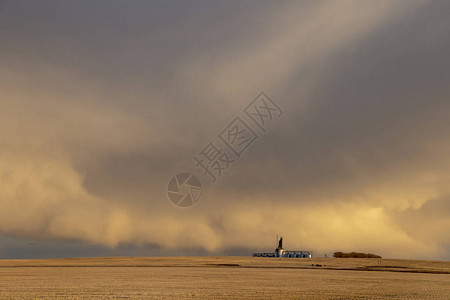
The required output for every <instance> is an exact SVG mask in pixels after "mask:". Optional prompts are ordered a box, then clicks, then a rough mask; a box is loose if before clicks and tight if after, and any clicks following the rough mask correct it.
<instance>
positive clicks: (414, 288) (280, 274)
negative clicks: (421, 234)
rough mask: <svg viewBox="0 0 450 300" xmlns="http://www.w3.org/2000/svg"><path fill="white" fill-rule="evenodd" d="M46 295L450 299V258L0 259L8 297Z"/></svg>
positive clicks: (1, 286)
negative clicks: (432, 259)
mask: <svg viewBox="0 0 450 300" xmlns="http://www.w3.org/2000/svg"><path fill="white" fill-rule="evenodd" d="M313 265H314V266H313ZM44 297H52V298H133V297H142V298H157V299H158V298H159V299H166V298H173V299H180V298H200V297H205V298H214V299H236V298H254V299H260V298H263V299H271V298H273V299H281V298H291V299H293V298H295V299H299V298H305V299H311V298H333V299H348V298H353V299H367V298H370V299H374V298H401V299H405V298H408V299H425V298H428V299H448V298H450V262H440V261H419V260H392V259H364V258H362V259H349V258H344V259H335V258H313V259H295V258H283V259H280V258H253V257H164V258H161V257H155V258H142V257H139V258H132V257H112V258H69V259H48V260H0V298H1V299H4V298H44Z"/></svg>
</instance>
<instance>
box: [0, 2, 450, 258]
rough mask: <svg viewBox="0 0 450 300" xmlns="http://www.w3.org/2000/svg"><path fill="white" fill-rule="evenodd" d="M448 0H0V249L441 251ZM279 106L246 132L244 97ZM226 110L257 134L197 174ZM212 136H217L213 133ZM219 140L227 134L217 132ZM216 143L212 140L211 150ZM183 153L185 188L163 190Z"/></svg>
mask: <svg viewBox="0 0 450 300" xmlns="http://www.w3.org/2000/svg"><path fill="white" fill-rule="evenodd" d="M449 15H450V2H449V1H444V0H443V1H439V0H435V1H418V0H404V1H402V0H396V1H369V0H368V1H356V0H355V1H256V0H255V1H210V0H204V1H194V0H193V1H106V0H105V1H20V0H19V1H17V0H11V1H5V0H0V45H1V46H0V124H1V126H0V136H1V139H0V208H1V209H0V257H65V256H92V255H95V256H104V255H143V256H153V255H195V254H197V255H208V254H211V255H224V254H226V255H229V254H239V255H250V254H251V252H252V251H273V249H274V248H275V247H276V243H275V242H276V241H275V238H276V235H277V234H278V235H282V236H283V237H284V246H285V248H286V249H288V250H302V249H306V250H314V251H315V252H316V253H318V254H320V255H323V254H324V253H328V254H330V253H332V252H334V251H361V252H372V253H376V254H379V255H382V256H383V257H396V258H429V259H447V260H448V259H450V235H449V234H448V228H450V184H449V180H450V160H449V156H450V135H449V134H450V84H449V83H450V55H449V53H450V39H449V37H450V18H449V17H448V16H449ZM261 91H264V92H266V93H267V95H269V96H270V97H271V99H272V100H273V101H274V102H276V103H277V104H278V105H279V107H280V108H282V110H283V114H282V115H281V116H279V117H278V116H277V117H274V118H273V120H270V122H269V123H268V124H267V128H265V129H266V130H265V132H264V131H262V130H260V128H257V127H255V124H254V123H251V122H250V120H249V119H245V118H244V117H245V114H244V112H243V110H244V108H245V107H246V106H247V105H248V104H249V103H250V102H251V101H252V100H253V99H254V98H255V97H256V96H257V95H258V94H259V93H260V92H261ZM237 116H244V117H242V118H243V120H244V121H246V122H247V123H248V125H249V126H251V125H253V127H252V128H254V130H255V133H256V134H257V135H258V137H259V138H258V139H257V140H256V141H255V142H254V143H253V144H251V146H250V147H248V148H247V150H246V151H245V152H244V153H243V154H242V155H241V156H240V157H235V156H234V157H233V158H234V159H235V162H234V163H232V164H231V165H230V167H229V169H228V170H227V171H226V172H224V173H223V174H222V176H220V178H218V180H217V181H216V182H214V183H213V182H211V180H210V178H208V177H207V176H204V175H203V171H202V169H201V168H200V167H196V166H195V162H194V160H193V157H194V156H196V155H198V154H199V152H200V151H201V150H202V149H203V148H204V147H205V146H206V145H207V144H208V143H209V142H210V141H217V145H219V146H221V147H222V148H223V149H222V150H223V151H225V150H227V148H226V146H224V145H223V144H220V143H219V141H220V139H219V138H218V134H219V133H220V132H221V131H222V130H223V129H224V128H226V126H227V125H228V124H229V122H231V121H232V120H233V119H234V118H235V117H237ZM228 150H229V149H228ZM229 153H230V155H231V154H233V153H232V152H229ZM230 157H231V156H230ZM180 172H189V173H192V174H194V175H195V176H197V177H198V179H199V180H200V181H201V183H202V186H203V194H202V197H201V199H200V200H199V202H198V203H197V204H196V205H195V206H193V207H191V208H188V209H180V208H177V207H175V206H174V205H172V203H170V202H169V200H168V198H167V194H166V192H167V191H166V188H167V184H168V181H169V180H170V179H171V178H172V176H174V175H175V174H177V173H180Z"/></svg>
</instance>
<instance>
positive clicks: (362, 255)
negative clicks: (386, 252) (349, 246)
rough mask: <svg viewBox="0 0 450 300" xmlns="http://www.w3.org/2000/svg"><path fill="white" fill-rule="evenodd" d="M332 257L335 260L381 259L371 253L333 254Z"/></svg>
mask: <svg viewBox="0 0 450 300" xmlns="http://www.w3.org/2000/svg"><path fill="white" fill-rule="evenodd" d="M333 256H334V257H336V258H381V256H379V255H375V254H372V253H360V252H349V253H345V252H334V253H333Z"/></svg>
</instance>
